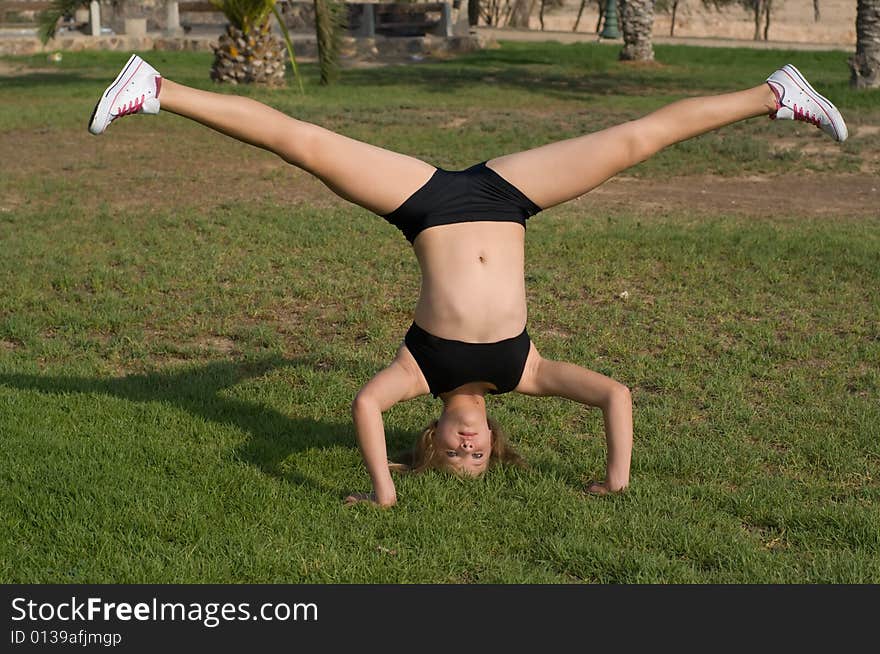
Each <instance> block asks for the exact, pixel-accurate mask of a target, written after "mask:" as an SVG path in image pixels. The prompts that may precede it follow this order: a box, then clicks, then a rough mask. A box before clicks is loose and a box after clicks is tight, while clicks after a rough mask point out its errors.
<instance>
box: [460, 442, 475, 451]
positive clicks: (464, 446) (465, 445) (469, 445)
mask: <svg viewBox="0 0 880 654" xmlns="http://www.w3.org/2000/svg"><path fill="white" fill-rule="evenodd" d="M461 447H462V449H464V450H472V449H474V444H473V443H472V442H470V441H469V440H463V441H462V442H461Z"/></svg>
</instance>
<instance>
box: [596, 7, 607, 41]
mask: <svg viewBox="0 0 880 654" xmlns="http://www.w3.org/2000/svg"><path fill="white" fill-rule="evenodd" d="M596 4H597V5H598V9H599V19H598V20H597V21H596V34H598V33H599V32H601V31H602V21H604V20H605V10H606V9H607V8H608V5H606V4H605V0H596Z"/></svg>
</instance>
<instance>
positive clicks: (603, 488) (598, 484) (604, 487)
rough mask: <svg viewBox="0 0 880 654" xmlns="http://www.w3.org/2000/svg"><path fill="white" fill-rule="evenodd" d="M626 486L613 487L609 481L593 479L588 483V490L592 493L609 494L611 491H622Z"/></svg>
mask: <svg viewBox="0 0 880 654" xmlns="http://www.w3.org/2000/svg"><path fill="white" fill-rule="evenodd" d="M625 488H626V486H621V487H620V488H612V487H611V486H609V485H608V482H607V481H592V482H590V483H589V484H587V492H588V493H590V494H592V495H609V494H611V493H622V492H623V491H624V489H625Z"/></svg>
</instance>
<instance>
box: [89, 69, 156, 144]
mask: <svg viewBox="0 0 880 654" xmlns="http://www.w3.org/2000/svg"><path fill="white" fill-rule="evenodd" d="M161 86H162V76H161V75H160V74H159V71H157V70H156V69H155V68H153V67H152V66H151V65H150V64H148V63H147V62H146V61H144V60H143V59H141V58H140V57H138V56H137V55H131V58H130V59H129V60H128V63H127V64H125V66H123V68H122V71H121V72H120V73H119V75H117V76H116V79H115V80H113V83H112V84H111V85H110V86H108V87H107V89H106V90H105V91H104V95H102V96H101V99H100V100H99V101H98V104H96V105H95V110H94V111H93V112H92V117H91V118H90V119H89V131H90V132H91V133H92V134H100V133H102V132H103V131H104V130H105V129H107V126H108V125H109V124H110V123H112V122H113V121H114V120H116V119H117V118H122V117H123V116H128V115H129V114H157V113H159V89H160V88H161Z"/></svg>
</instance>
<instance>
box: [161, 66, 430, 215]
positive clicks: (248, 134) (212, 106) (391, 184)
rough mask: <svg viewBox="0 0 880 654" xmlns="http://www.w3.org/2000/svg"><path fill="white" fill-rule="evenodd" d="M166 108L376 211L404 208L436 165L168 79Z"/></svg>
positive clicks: (163, 97) (164, 89)
mask: <svg viewBox="0 0 880 654" xmlns="http://www.w3.org/2000/svg"><path fill="white" fill-rule="evenodd" d="M159 102H160V103H161V106H162V109H164V110H165V111H170V112H172V113H175V114H178V115H180V116H185V117H186V118H190V119H192V120H195V121H197V122H199V123H201V124H202V125H206V126H207V127H210V128H212V129H215V130H217V131H218V132H221V133H223V134H226V135H228V136H231V137H232V138H235V139H238V140H239V141H243V142H245V143H250V144H251V145H255V146H257V147H260V148H263V149H265V150H269V151H270V152H274V153H275V154H277V155H278V156H279V157H281V158H282V159H284V160H285V161H287V162H288V163H291V164H293V165H295V166H298V167H299V168H302V169H303V170H306V171H308V172H310V173H312V174H313V175H315V176H316V177H318V178H319V179H320V180H321V181H322V182H324V184H326V185H327V186H328V187H330V189H332V190H333V191H334V192H335V193H336V194H337V195H340V196H341V197H343V198H345V199H346V200H349V201H351V202H354V203H355V204H358V205H360V206H362V207H364V208H366V209H368V210H370V211H372V212H374V213H377V214H380V215H382V214H387V213H391V212H392V211H394V209H396V208H397V207H399V206H400V205H401V204H403V202H404V201H405V200H406V199H407V198H408V197H409V196H411V195H412V194H413V193H415V192H416V191H417V190H418V189H419V188H420V187H421V186H422V185H423V184H424V183H425V182H427V181H428V179H430V177H431V175H433V173H434V171H435V170H436V169H435V168H434V166H431V165H430V164H427V163H425V162H424V161H420V160H418V159H415V158H413V157H409V156H406V155H402V154H397V153H396V152H391V151H389V150H383V149H382V148H379V147H376V146H373V145H368V144H366V143H362V142H360V141H356V140H354V139H351V138H348V137H346V136H342V135H340V134H335V133H333V132H331V131H329V130H326V129H324V128H322V127H318V126H317V125H312V124H310V123H306V122H303V121H300V120H296V119H295V118H291V117H290V116H287V115H286V114H283V113H281V112H280V111H277V110H275V109H272V108H271V107H268V106H266V105H264V104H261V103H259V102H257V101H256V100H252V99H250V98H245V97H240V96H232V95H225V94H221V93H211V92H209V91H200V90H197V89H192V88H189V87H187V86H183V85H181V84H175V83H174V82H172V81H170V80H167V79H163V80H162V82H161V90H160V92H159Z"/></svg>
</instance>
